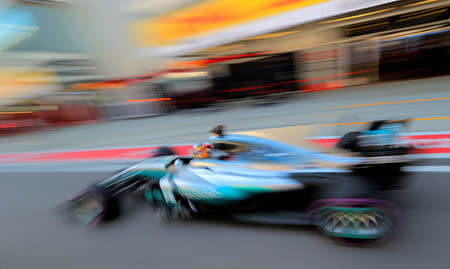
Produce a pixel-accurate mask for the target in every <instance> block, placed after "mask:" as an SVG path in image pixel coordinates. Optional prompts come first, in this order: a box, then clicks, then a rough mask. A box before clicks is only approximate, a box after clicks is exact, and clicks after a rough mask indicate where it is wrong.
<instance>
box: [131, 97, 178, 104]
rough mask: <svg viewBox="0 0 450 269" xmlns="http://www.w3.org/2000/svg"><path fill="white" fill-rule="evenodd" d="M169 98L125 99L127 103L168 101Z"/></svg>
mask: <svg viewBox="0 0 450 269" xmlns="http://www.w3.org/2000/svg"><path fill="white" fill-rule="evenodd" d="M170 100H172V99H171V98H153V99H130V100H127V103H136V102H159V101H170Z"/></svg>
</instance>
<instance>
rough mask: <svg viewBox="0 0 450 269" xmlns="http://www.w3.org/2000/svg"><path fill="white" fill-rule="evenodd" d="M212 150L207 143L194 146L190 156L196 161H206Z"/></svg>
mask: <svg viewBox="0 0 450 269" xmlns="http://www.w3.org/2000/svg"><path fill="white" fill-rule="evenodd" d="M212 148H213V146H212V145H211V144H209V143H200V144H196V145H194V147H193V148H192V156H193V157H194V158H197V159H208V158H210V150H211V149H212Z"/></svg>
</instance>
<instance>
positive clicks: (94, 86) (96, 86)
mask: <svg viewBox="0 0 450 269" xmlns="http://www.w3.org/2000/svg"><path fill="white" fill-rule="evenodd" d="M125 85H126V83H125V82H122V83H117V82H114V83H109V82H94V83H80V84H76V85H74V86H73V89H74V90H101V89H122V88H123V87H125Z"/></svg>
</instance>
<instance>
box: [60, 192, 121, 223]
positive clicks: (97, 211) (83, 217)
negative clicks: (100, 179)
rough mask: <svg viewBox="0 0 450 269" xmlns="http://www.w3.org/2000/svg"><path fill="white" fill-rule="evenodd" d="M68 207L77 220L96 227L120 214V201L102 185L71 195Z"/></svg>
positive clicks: (70, 214)
mask: <svg viewBox="0 0 450 269" xmlns="http://www.w3.org/2000/svg"><path fill="white" fill-rule="evenodd" d="M66 208H67V211H68V213H69V216H71V217H72V218H73V219H74V220H75V221H76V222H78V223H80V224H83V225H87V226H91V227H94V226H96V225H97V224H99V223H101V222H103V221H110V220H114V219H116V218H117V217H119V215H120V209H119V201H118V200H117V198H115V197H112V196H111V195H110V194H109V193H108V191H107V190H105V189H104V188H103V187H101V186H97V185H95V186H91V187H89V188H86V189H85V190H83V191H81V192H79V193H77V194H76V195H74V196H72V197H69V198H68V199H67V200H66Z"/></svg>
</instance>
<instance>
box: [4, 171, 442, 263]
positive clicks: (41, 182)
mask: <svg viewBox="0 0 450 269" xmlns="http://www.w3.org/2000/svg"><path fill="white" fill-rule="evenodd" d="M109 174H110V172H103V173H92V172H91V173H85V172H79V173H52V172H48V173H2V174H0V178H1V180H0V217H1V229H0V268H2V269H3V268H5V269H6V268H8V269H16V268H17V269H22V268H43V269H44V268H45V269H53V268H55V269H61V268H65V269H69V268H74V269H78V268H107V269H115V268H117V269H123V268H155V269H156V268H184V269H190V268H192V269H194V268H195V269H198V268H217V269H220V268H224V269H225V268H226V269H229V268H239V269H240V268H258V269H265V268H267V269H273V268H321V269H322V268H368V269H370V268H377V269H379V268H408V269H412V268H420V269H423V268H448V261H449V257H448V246H449V242H450V226H449V223H450V198H449V196H448V190H449V188H450V181H449V176H448V174H441V173H424V174H416V175H413V176H412V177H411V179H410V180H411V182H410V183H411V186H410V189H409V190H408V191H406V192H399V193H398V194H397V195H396V196H397V198H396V199H397V200H398V202H399V204H400V205H401V206H402V208H403V209H404V216H403V223H402V226H401V229H400V231H399V233H398V234H397V235H396V237H395V238H394V239H393V240H392V241H390V242H388V243H386V244H385V245H382V246H379V247H373V248H355V247H345V246H341V245H337V244H335V243H333V242H330V241H329V240H327V239H325V238H323V237H322V236H320V235H319V234H318V233H317V232H316V231H315V230H314V229H312V228H302V227H298V228H297V227H290V228H286V227H272V226H257V225H242V224H238V223H225V222H219V221H214V222H206V221H184V222H181V221H176V222H173V223H168V224H163V223H159V222H158V221H157V220H156V219H155V214H154V212H153V210H152V209H151V208H150V207H149V206H147V205H145V204H137V205H136V207H135V208H134V210H131V211H130V213H129V214H127V215H125V216H123V218H122V219H120V220H118V221H117V222H114V223H110V224H108V225H104V226H100V227H98V228H97V229H95V230H87V229H85V228H82V227H79V226H77V225H75V224H73V223H69V222H67V221H65V220H64V218H61V217H60V216H58V215H56V214H55V212H54V211H53V208H54V207H55V206H56V205H57V204H58V203H59V202H61V201H62V199H63V197H64V195H65V194H68V193H71V192H73V191H74V190H77V189H78V188H79V187H81V186H83V185H85V184H88V183H90V182H93V181H96V180H99V179H102V178H104V177H106V176H108V175H109Z"/></svg>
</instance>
